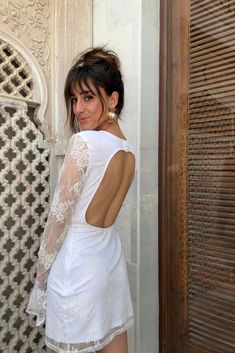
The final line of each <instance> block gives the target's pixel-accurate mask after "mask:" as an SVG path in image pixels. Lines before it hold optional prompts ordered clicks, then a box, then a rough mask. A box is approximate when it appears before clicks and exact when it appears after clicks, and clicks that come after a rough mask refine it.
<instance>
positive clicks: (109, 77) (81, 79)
mask: <svg viewBox="0 0 235 353" xmlns="http://www.w3.org/2000/svg"><path fill="white" fill-rule="evenodd" d="M91 84H92V85H93V87H94V88H95V89H96V91H97V94H98V96H99V98H100V100H101V103H102V107H103V111H104V109H105V106H104V100H103V96H102V94H101V90H100V88H103V89H104V91H105V92H106V94H107V95H108V96H111V94H112V93H113V92H118V95H119V96H118V104H117V106H116V110H115V112H116V114H117V115H118V116H119V115H120V114H121V111H122V108H123V105H124V85H123V80H122V74H121V69H120V61H119V59H118V56H117V54H116V53H115V52H114V51H112V50H107V49H105V48H104V47H96V48H89V49H87V50H86V51H84V52H82V53H81V54H80V55H79V56H78V58H77V59H76V61H75V63H74V64H73V66H72V67H71V69H70V71H69V72H68V75H67V78H66V81H65V88H64V97H65V103H66V109H67V121H66V123H67V122H68V120H69V122H70V128H71V130H72V132H74V133H76V132H78V131H79V130H80V129H79V123H78V121H77V119H76V118H75V116H74V113H73V109H72V105H71V104H72V103H71V97H72V96H73V89H74V88H75V87H79V88H80V89H81V90H84V86H85V87H86V88H88V89H89V90H90V91H91V93H92V94H94V92H93V90H92V89H91ZM103 111H102V114H103Z"/></svg>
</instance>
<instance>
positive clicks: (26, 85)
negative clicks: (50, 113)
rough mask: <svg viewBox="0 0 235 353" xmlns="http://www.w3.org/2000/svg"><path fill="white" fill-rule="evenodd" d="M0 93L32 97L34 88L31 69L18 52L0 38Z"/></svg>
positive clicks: (23, 97)
mask: <svg viewBox="0 0 235 353" xmlns="http://www.w3.org/2000/svg"><path fill="white" fill-rule="evenodd" d="M0 93H2V94H6V95H10V96H17V97H20V98H22V99H30V100H31V99H33V96H34V93H35V90H34V83H33V76H32V72H31V69H30V67H29V65H28V63H27V62H26V61H25V59H24V58H23V57H22V55H20V53H19V52H18V51H17V50H16V49H15V48H14V47H12V46H11V45H10V44H9V43H7V42H5V41H4V40H2V39H0Z"/></svg>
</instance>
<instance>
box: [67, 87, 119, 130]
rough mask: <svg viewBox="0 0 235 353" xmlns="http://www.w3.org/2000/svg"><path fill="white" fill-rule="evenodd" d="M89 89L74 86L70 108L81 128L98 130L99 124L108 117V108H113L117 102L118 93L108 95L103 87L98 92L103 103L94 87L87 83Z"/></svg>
mask: <svg viewBox="0 0 235 353" xmlns="http://www.w3.org/2000/svg"><path fill="white" fill-rule="evenodd" d="M89 85H90V88H91V90H92V91H91V90H90V89H89V88H88V87H87V86H85V85H83V87H78V86H75V87H74V89H73V90H72V94H73V95H72V97H71V103H72V109H73V113H74V116H75V119H78V121H79V125H80V129H81V130H83V131H84V130H99V126H100V125H101V124H102V123H103V122H104V121H106V120H107V119H108V117H107V114H108V110H109V109H111V110H112V109H114V108H115V106H116V104H117V99H118V93H117V92H113V93H112V95H111V96H108V95H107V93H106V92H105V90H104V89H103V88H100V92H101V95H102V98H103V104H102V101H101V98H100V97H99V95H98V93H97V91H96V89H95V87H94V86H93V85H92V84H89Z"/></svg>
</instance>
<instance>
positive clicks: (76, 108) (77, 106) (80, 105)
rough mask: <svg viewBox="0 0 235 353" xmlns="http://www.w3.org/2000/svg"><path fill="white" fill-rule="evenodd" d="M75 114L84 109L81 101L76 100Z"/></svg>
mask: <svg viewBox="0 0 235 353" xmlns="http://www.w3.org/2000/svg"><path fill="white" fill-rule="evenodd" d="M74 109H75V112H76V114H80V113H82V112H83V111H84V105H83V104H82V102H81V101H77V102H76V105H75V107H74Z"/></svg>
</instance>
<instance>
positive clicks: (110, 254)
mask: <svg viewBox="0 0 235 353" xmlns="http://www.w3.org/2000/svg"><path fill="white" fill-rule="evenodd" d="M119 151H124V152H125V153H133V154H134V151H133V147H132V145H131V144H130V143H129V142H128V141H126V140H123V139H121V138H118V137H116V136H114V135H112V134H111V133H109V132H106V131H82V132H79V133H77V134H74V135H73V136H72V137H71V139H70V141H69V145H68V149H67V153H66V156H65V160H64V163H63V166H62V168H61V171H60V175H59V180H58V184H57V187H56V191H55V194H54V197H53V201H52V205H51V209H50V213H49V216H48V220H47V224H46V227H45V231H44V234H43V238H42V243H41V247H40V250H39V255H38V267H37V277H36V281H35V285H34V288H33V290H32V293H31V296H30V300H29V304H28V307H27V309H26V311H27V312H28V313H32V314H36V315H37V325H40V324H42V323H43V322H44V320H45V319H46V332H45V335H46V338H45V341H46V345H47V346H48V347H50V348H51V349H53V350H55V351H56V352H60V353H88V352H96V351H97V350H99V349H102V348H103V347H104V346H105V345H107V344H108V343H109V342H110V341H111V340H112V339H113V338H114V337H115V336H116V335H117V334H120V333H122V332H124V331H125V330H127V328H128V327H129V326H131V325H132V324H133V323H134V314H133V306H132V300H131V294H130V288H129V282H128V275H127V268H126V262H125V258H124V254H123V250H122V246H121V242H120V238H119V234H118V232H117V230H116V228H115V223H114V224H113V225H112V226H110V227H107V228H101V227H97V226H94V225H90V224H88V223H87V221H86V211H87V209H88V207H89V205H90V203H91V201H92V199H93V197H94V196H95V194H96V192H97V190H98V188H99V186H100V185H101V182H102V180H103V177H104V175H105V172H106V171H107V168H108V166H109V164H110V162H111V160H112V158H113V157H114V156H115V154H116V153H117V152H119Z"/></svg>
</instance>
